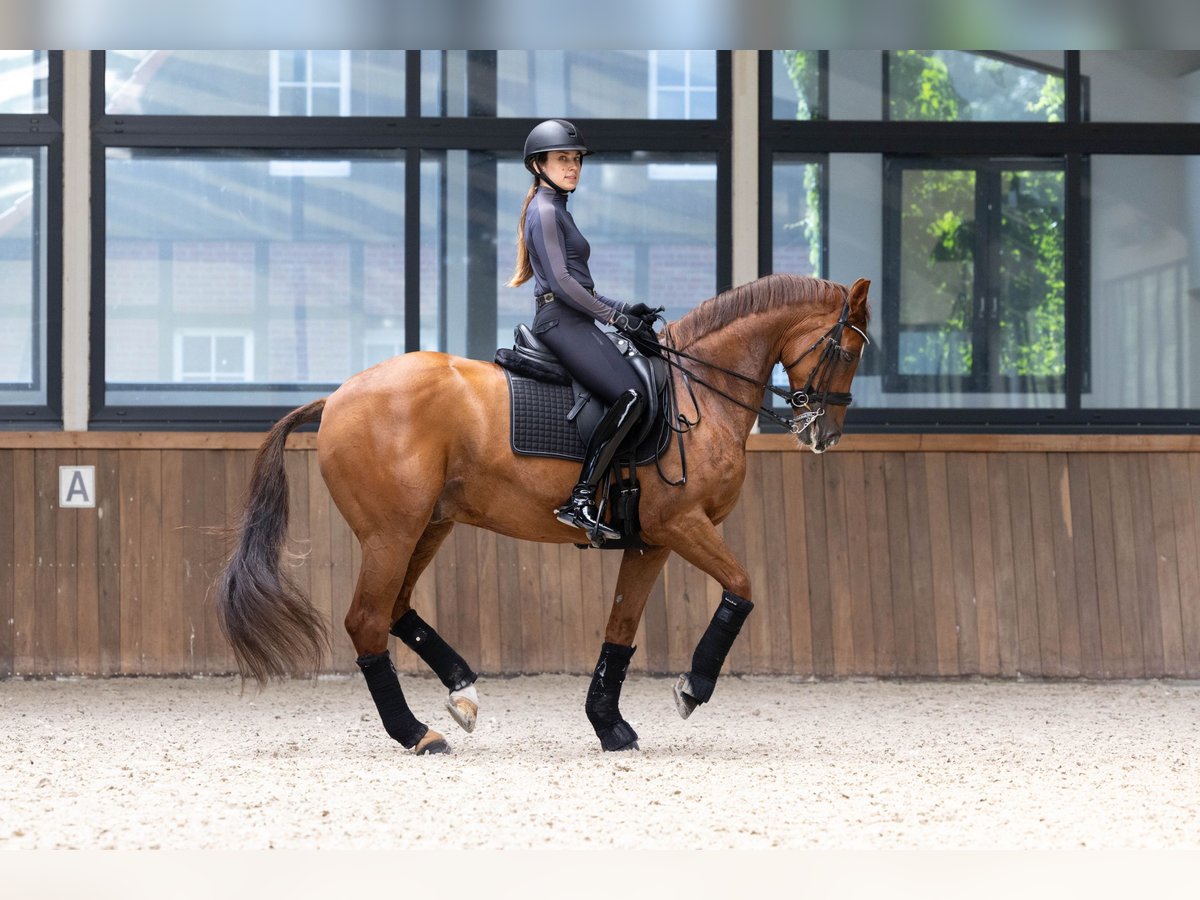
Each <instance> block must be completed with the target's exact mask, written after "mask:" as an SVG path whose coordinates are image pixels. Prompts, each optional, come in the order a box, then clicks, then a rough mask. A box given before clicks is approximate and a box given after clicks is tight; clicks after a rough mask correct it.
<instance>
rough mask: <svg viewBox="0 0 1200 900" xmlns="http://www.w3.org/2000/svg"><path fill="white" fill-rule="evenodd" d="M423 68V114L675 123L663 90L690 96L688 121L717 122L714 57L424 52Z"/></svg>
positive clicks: (709, 53)
mask: <svg viewBox="0 0 1200 900" xmlns="http://www.w3.org/2000/svg"><path fill="white" fill-rule="evenodd" d="M685 58H686V59H685ZM493 60H494V63H493ZM421 69H422V73H423V77H424V79H425V80H423V82H422V86H421V92H422V98H421V109H422V113H423V114H424V115H447V116H465V115H492V114H493V113H494V114H495V115H497V116H501V117H508V116H515V117H528V118H549V117H557V116H563V117H566V118H622V119H653V118H660V119H661V118H678V117H680V116H682V115H683V113H681V112H679V109H680V108H681V106H682V107H683V108H685V109H687V107H686V106H684V105H683V104H681V103H678V102H676V101H672V103H673V105H672V106H671V108H670V110H669V114H668V112H667V111H664V109H661V108H659V106H658V104H659V92H658V89H659V88H660V87H673V88H676V89H680V90H681V91H683V92H690V93H692V94H693V96H694V102H693V103H692V104H691V107H690V109H688V116H689V117H690V118H693V119H697V118H713V117H715V116H716V101H715V95H714V99H713V100H709V99H707V97H706V96H704V95H706V94H708V95H712V94H713V92H714V90H715V85H716V69H717V54H716V51H715V50H687V51H651V50H622V51H617V50H499V51H478V52H476V51H466V50H445V51H428V50H427V51H422V52H421ZM492 78H495V80H496V90H495V98H496V100H495V107H494V110H493V109H492V108H491V107H490V105H489V104H490V99H488V98H490V97H491V96H492V94H491V91H490V90H489V84H488V82H490V80H491V79H492ZM473 97H474V98H475V99H474V101H473V100H472V98H473Z"/></svg>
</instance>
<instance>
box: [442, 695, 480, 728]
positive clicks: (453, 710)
mask: <svg viewBox="0 0 1200 900" xmlns="http://www.w3.org/2000/svg"><path fill="white" fill-rule="evenodd" d="M446 709H447V710H448V711H449V712H450V715H451V716H453V717H454V721H455V722H457V723H458V724H459V725H460V726H461V727H462V729H463V731H466V732H468V733H469V732H472V731H474V730H475V718H476V716H478V715H479V695H478V694H476V693H475V685H473V684H472V685H468V686H467V687H465V688H463V689H462V690H461V691H451V692H450V696H449V697H448V698H447V699H446Z"/></svg>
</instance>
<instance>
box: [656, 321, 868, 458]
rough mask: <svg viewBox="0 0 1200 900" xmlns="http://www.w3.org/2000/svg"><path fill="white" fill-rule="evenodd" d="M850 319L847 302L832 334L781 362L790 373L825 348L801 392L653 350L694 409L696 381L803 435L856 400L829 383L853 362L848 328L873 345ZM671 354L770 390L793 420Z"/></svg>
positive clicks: (674, 352)
mask: <svg viewBox="0 0 1200 900" xmlns="http://www.w3.org/2000/svg"><path fill="white" fill-rule="evenodd" d="M849 320H850V301H849V300H846V301H845V302H844V303H843V304H842V314H841V315H840V316H838V320H837V321H836V322H834V323H833V325H831V326H830V328H829V330H828V331H826V332H825V333H824V334H823V335H821V337H819V338H817V340H816V342H815V343H814V344H813V345H812V346H811V347H809V348H808V349H807V350H805V351H804V352H803V353H801V354H800V355H799V356H797V357H796V358H795V359H794V360H792V361H791V362H790V363H782V360H780V362H781V363H782V364H783V368H784V370H785V371H789V372H790V370H791V369H792V367H793V366H796V365H799V363H800V362H801V361H803V360H804V358H805V357H807V356H808V355H809V354H810V353H812V352H813V351H815V350H816V349H817V348H818V347H821V345H822V344H823V345H824V349H822V350H821V355H820V357H819V358H818V359H817V364H816V365H815V366H813V368H812V371H811V372H809V373H808V380H807V381H806V382H805V384H804V387H802V388H801V389H800V390H798V391H785V390H783V389H782V388H777V387H775V385H773V384H771V382H770V380H768V381H767V383H766V384H760V383H759V381H758V380H757V379H755V378H750V377H748V376H746V375H743V374H742V373H741V372H734V371H732V370H730V369H725V368H722V367H721V366H718V365H715V364H714V363H710V362H707V361H705V360H703V359H700V358H698V357H695V356H692V355H691V354H689V353H685V352H684V351H682V350H680V349H678V348H677V347H672V346H669V345H667V346H663V345H660V346H658V347H657V348H652V349H657V350H658V351H659V354H658V355H659V356H660V358H661V359H662V360H663V361H664V362H665V363H667V364H668V365H671V366H674V367H675V368H676V369H678V370H679V371H680V373H681V374H682V375H683V378H684V383H685V384H687V385H688V393H689V394H691V396H692V402H693V408H696V409H698V407H697V406H696V405H695V394H694V393H692V389H691V384H690V382H692V381H695V382H696V383H697V384H701V385H703V386H704V387H706V388H708V389H709V390H710V391H712V392H713V393H715V394H719V395H720V396H722V397H724V398H725V399H726V400H729V401H730V402H731V403H734V404H735V405H737V406H740V407H741V408H742V409H745V410H749V411H750V412H752V413H757V414H758V415H760V416H764V417H766V418H768V419H770V420H771V421H772V422H774V423H775V424H776V425H780V426H782V427H783V428H785V429H786V430H788V431H790V432H791V433H792V434H794V435H796V436H799V435H801V434H803V433H804V431H805V430H806V429H808V428H809V427H810V426H811V425H812V424H813V423H814V422H816V420H817V419H819V418H821V416H823V415H825V408H826V407H827V406H849V405H850V404H851V403H852V402H853V401H854V397H853V395H852V394H851V393H850V392H849V391H831V390H829V383H830V381H831V380H832V378H833V374H834V371H835V369H836V367H837V365H838V363H840V362H849V361H850V359H851V355H850V353H849V352H848V351H846V350H845V349H844V348H843V347H842V345H841V340H842V333H843V332H844V331H845V329H847V328H849V329H850V330H852V331H854V332H855V333H857V334H858V335H859V336H860V337H862V339H863V346H866V345H867V344H870V343H871V339H870V338H869V337H867V335H866V333H865V332H864V331H863V330H862V329H861V328H859V327H858V326H857V325H851V324H850V321H849ZM667 354H671V355H673V356H676V357H679V358H681V359H686V360H688V361H689V362H694V363H698V364H699V365H702V366H705V367H707V368H709V369H714V370H716V371H718V372H721V373H722V374H725V375H728V376H730V377H731V378H736V379H737V380H739V381H744V382H746V383H748V384H753V385H754V386H755V387H757V388H758V389H759V390H760V391H761V390H765V391H770V392H771V393H772V394H774V395H775V396H777V397H781V398H783V399H784V400H786V401H787V403H788V405H789V406H791V408H792V411H793V412H794V413H795V415H793V416H792V418H790V419H787V418H784V417H783V416H781V415H779V414H778V413H777V412H775V410H774V409H772V408H770V407H768V406H758V407H754V406H750V405H749V404H747V403H743V402H742V401H741V400H739V399H738V398H736V397H731V396H730V395H729V394H727V393H725V391H723V390H721V389H720V388H718V387H717V386H715V385H713V384H710V383H709V382H707V381H705V380H704V379H703V378H700V377H699V376H698V375H696V374H695V373H694V372H692V371H690V370H689V369H687V368H686V367H684V366H683V365H682V364H680V363H679V362H677V361H676V360H673V359H668V358H667ZM679 421H680V424H681V426H682V428H681V429H677V430H684V431H686V430H687V429H688V428H690V427H691V426H694V425H697V424H699V421H700V420H699V418H697V420H696V421H695V422H691V421H689V420H688V419H687V418H686V417H685V416H683V415H682V414H680V415H679Z"/></svg>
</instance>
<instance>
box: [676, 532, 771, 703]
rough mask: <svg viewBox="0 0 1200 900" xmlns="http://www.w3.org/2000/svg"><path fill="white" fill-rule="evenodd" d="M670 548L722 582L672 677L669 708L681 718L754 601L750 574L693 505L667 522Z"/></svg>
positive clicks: (708, 689) (704, 693)
mask: <svg viewBox="0 0 1200 900" xmlns="http://www.w3.org/2000/svg"><path fill="white" fill-rule="evenodd" d="M670 544H671V548H672V549H673V550H674V551H675V552H676V553H678V554H679V555H680V556H682V557H683V558H684V559H686V560H687V561H688V562H690V563H691V564H692V565H694V566H695V567H696V568H698V569H700V570H701V571H703V572H704V573H706V574H708V575H711V576H712V577H713V578H715V579H716V580H717V582H718V583H719V584H720V585H721V587H722V588H723V591H722V593H721V603H720V605H719V606H718V607H717V611H716V612H715V613H714V614H713V617H712V621H710V622H709V623H708V628H706V629H705V631H704V634H703V635H702V636H701V638H700V642H699V643H698V644H697V645H696V649H695V651H694V652H693V653H692V668H691V670H690V671H688V672H685V673H684V674H682V675H680V676H679V680H678V681H677V682H676V683H675V708H676V709H677V710H679V715H680V716H682V717H683V718H685V719H686V718H687V717H688V716H690V715H691V714H692V712H693V711H694V710H695V709H696V707H697V706H699V705H700V704H701V703H707V702H708V701H709V700H710V699H711V698H712V694H713V690H714V689H715V688H716V686H717V676H718V675H720V674H721V666H722V665H724V664H725V657H726V656H728V655H729V650H730V648H731V647H733V642H734V640H736V639H737V636H738V633H739V632H741V630H742V623H744V622H745V621H746V616H748V615H750V610H752V609H754V604H753V603H752V602H750V576H749V575H748V574H747V573H746V569H745V567H744V566H743V565H742V564H741V563H740V562H738V561H737V559H736V558H735V557H734V555H733V554H732V553H731V552H730V551H729V548H728V547H727V546H725V541H724V540H722V539H721V535H720V534H719V533H718V532H717V527H716V525H714V524H713V523H712V521H711V520H710V519H709V518H708V517H707V516H705V515H704V514H703V513H702V512H700V511H699V510H697V511H696V512H694V513H692V514H691V515H689V516H687V517H681V518H680V520H679V521H678V522H677V523H676V524H674V525H673V526H672V529H671V541H670Z"/></svg>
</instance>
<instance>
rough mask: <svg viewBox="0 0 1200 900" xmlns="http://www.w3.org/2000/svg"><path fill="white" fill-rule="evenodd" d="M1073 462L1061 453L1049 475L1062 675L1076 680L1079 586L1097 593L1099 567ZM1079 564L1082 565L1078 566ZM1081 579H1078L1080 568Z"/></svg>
mask: <svg viewBox="0 0 1200 900" xmlns="http://www.w3.org/2000/svg"><path fill="white" fill-rule="evenodd" d="M1068 463H1069V460H1068V458H1067V457H1066V456H1064V455H1063V454H1061V453H1055V454H1051V455H1050V457H1049V458H1048V459H1047V466H1048V471H1049V481H1050V484H1049V491H1050V493H1049V495H1048V497H1047V500H1048V502H1049V515H1050V517H1051V521H1050V529H1051V531H1052V533H1053V539H1054V581H1055V588H1056V591H1055V595H1056V597H1057V598H1058V639H1059V652H1060V659H1061V665H1062V674H1063V675H1065V676H1069V677H1074V676H1077V675H1079V674H1081V673H1082V672H1083V649H1082V633H1081V630H1080V614H1079V603H1080V601H1079V597H1080V593H1079V586H1080V585H1082V584H1084V583H1085V582H1087V581H1089V580H1090V581H1091V583H1092V584H1093V589H1094V582H1095V576H1094V575H1092V574H1090V573H1092V572H1094V569H1095V566H1094V565H1093V564H1090V563H1089V560H1091V558H1092V540H1091V534H1092V530H1091V519H1092V517H1091V514H1090V506H1089V507H1086V508H1081V509H1080V511H1079V513H1076V512H1075V509H1074V506H1075V505H1077V504H1079V503H1080V502H1082V500H1083V498H1082V496H1081V495H1082V493H1083V491H1082V490H1081V486H1080V483H1079V479H1078V478H1072V477H1071V472H1070V467H1069V465H1068ZM1077 560H1078V563H1077V562H1076V561H1077ZM1077 565H1078V568H1079V577H1078V578H1076V566H1077Z"/></svg>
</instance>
